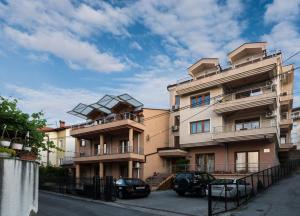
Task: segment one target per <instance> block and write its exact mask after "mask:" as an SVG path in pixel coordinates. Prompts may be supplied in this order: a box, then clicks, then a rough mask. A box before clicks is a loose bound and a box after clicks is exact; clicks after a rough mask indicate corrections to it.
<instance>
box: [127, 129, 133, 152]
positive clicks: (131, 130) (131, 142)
mask: <svg viewBox="0 0 300 216" xmlns="http://www.w3.org/2000/svg"><path fill="white" fill-rule="evenodd" d="M128 151H129V152H133V128H129V144H128Z"/></svg>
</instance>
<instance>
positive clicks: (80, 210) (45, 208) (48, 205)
mask: <svg viewBox="0 0 300 216" xmlns="http://www.w3.org/2000/svg"><path fill="white" fill-rule="evenodd" d="M87 215H88V216H133V215H138V216H153V215H154V214H150V213H144V212H140V211H136V210H132V209H124V208H120V207H114V206H110V205H105V204H101V203H94V202H89V201H85V200H76V199H73V198H70V197H63V196H60V195H56V194H49V193H45V192H40V193H39V212H38V216H87Z"/></svg>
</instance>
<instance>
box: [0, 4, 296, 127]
mask: <svg viewBox="0 0 300 216" xmlns="http://www.w3.org/2000/svg"><path fill="white" fill-rule="evenodd" d="M299 16H300V0H289V1H283V0H274V1H272V0H261V1H256V0H243V1H242V0H240V1H239V0H227V1H226V0H184V1H182V0H164V1H161V0H140V1H130V0H124V1H117V0H112V1H98V0H81V1H79V0H44V1H38V0H26V1H24V0H10V1H9V0H0V95H1V96H5V97H13V98H17V99H18V101H19V107H20V108H21V109H22V110H24V111H25V112H28V113H32V112H38V111H41V110H42V111H44V112H45V116H46V118H47V120H48V123H49V125H50V126H56V125H57V122H58V121H59V120H60V119H61V120H65V121H66V122H67V123H74V122H78V121H82V120H80V119H78V118H76V117H73V116H71V115H69V114H67V113H66V112H67V111H69V110H71V109H72V108H73V107H74V106H76V105H77V104H78V103H79V102H83V103H86V104H91V103H94V102H96V101H98V100H99V99H100V98H101V97H102V96H103V95H105V94H111V95H119V94H123V93H128V94H130V95H131V96H133V97H135V98H136V99H138V100H140V101H141V102H142V103H144V105H145V107H153V108H168V107H169V105H168V103H169V97H168V91H167V85H169V84H173V83H176V82H177V80H180V79H183V78H186V77H187V76H188V74H187V68H188V67H189V66H190V65H191V64H193V63H194V62H195V61H196V60H198V59H200V58H203V57H216V58H219V59H220V63H221V65H222V66H223V67H226V65H227V62H228V60H227V58H226V55H227V53H228V52H230V51H231V50H233V49H235V48H236V47H238V46H239V45H241V44H242V43H244V42H252V41H266V42H268V50H270V51H274V50H281V51H282V53H283V58H284V59H286V58H288V57H289V56H291V55H292V54H294V53H296V52H297V51H299V50H300V19H299ZM284 63H285V64H295V67H297V66H300V54H299V55H297V56H295V57H293V58H292V59H290V60H289V61H286V62H284ZM299 73H300V72H299V70H296V71H295V89H294V95H295V100H294V106H300V85H299V83H300V75H299Z"/></svg>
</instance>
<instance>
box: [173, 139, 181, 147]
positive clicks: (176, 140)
mask: <svg viewBox="0 0 300 216" xmlns="http://www.w3.org/2000/svg"><path fill="white" fill-rule="evenodd" d="M174 147H175V148H179V147H180V145H179V136H174Z"/></svg>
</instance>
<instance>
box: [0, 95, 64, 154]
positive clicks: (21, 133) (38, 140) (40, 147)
mask: <svg viewBox="0 0 300 216" xmlns="http://www.w3.org/2000/svg"><path fill="white" fill-rule="evenodd" d="M17 103H18V101H17V100H16V99H8V98H4V97H2V96H0V127H1V129H2V130H3V128H4V126H5V125H6V126H7V127H6V130H7V134H6V136H9V138H12V137H14V136H15V134H16V131H17V137H18V138H22V139H23V140H25V137H26V135H27V134H28V133H29V139H28V143H26V144H27V145H29V146H31V147H32V151H33V152H34V153H36V154H38V152H39V151H45V150H47V149H57V150H61V149H59V148H57V147H56V146H55V145H54V143H53V142H45V140H44V137H45V133H44V132H42V131H41V130H40V129H41V128H43V127H45V126H46V123H47V122H46V119H45V118H44V113H43V112H37V113H32V114H31V115H29V114H27V113H24V112H23V111H21V110H20V109H19V108H18V107H17Z"/></svg>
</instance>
